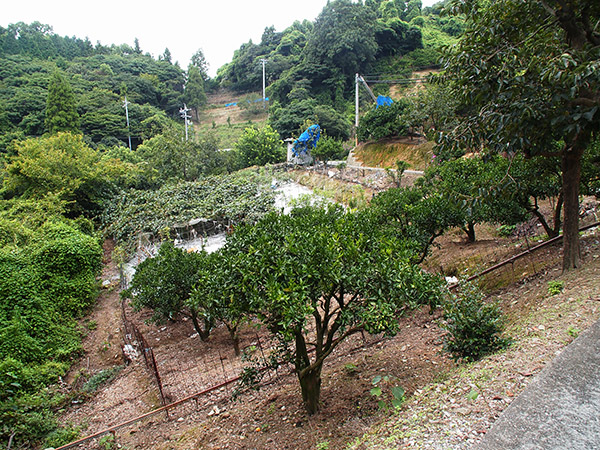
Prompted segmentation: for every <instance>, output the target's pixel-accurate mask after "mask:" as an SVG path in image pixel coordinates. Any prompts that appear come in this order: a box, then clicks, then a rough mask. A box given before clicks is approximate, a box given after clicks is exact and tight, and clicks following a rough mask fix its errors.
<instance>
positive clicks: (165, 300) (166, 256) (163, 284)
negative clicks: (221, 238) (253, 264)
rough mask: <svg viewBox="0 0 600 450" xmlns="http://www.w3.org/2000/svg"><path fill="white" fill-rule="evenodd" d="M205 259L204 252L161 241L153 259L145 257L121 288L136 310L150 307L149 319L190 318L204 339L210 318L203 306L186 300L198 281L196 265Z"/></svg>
mask: <svg viewBox="0 0 600 450" xmlns="http://www.w3.org/2000/svg"><path fill="white" fill-rule="evenodd" d="M204 258H207V255H206V253H204V252H199V253H197V252H187V251H185V250H183V249H180V248H175V247H174V246H173V243H171V242H164V243H163V244H162V245H161V246H160V249H159V251H158V255H156V256H155V257H154V258H148V259H146V260H144V261H143V262H142V263H141V264H140V265H139V266H138V267H137V269H136V272H135V274H134V276H133V279H132V280H131V286H130V287H129V288H128V289H126V290H125V291H123V293H122V295H123V297H125V298H131V299H132V305H133V307H134V308H135V309H137V310H140V309H142V308H150V309H151V310H152V311H153V315H152V321H154V322H155V323H164V322H165V321H167V320H171V321H175V320H177V318H178V316H185V317H189V318H190V319H191V320H192V323H193V324H194V329H195V330H196V332H197V333H198V335H199V336H200V339H202V340H203V341H205V340H207V339H208V337H209V336H210V330H211V329H212V327H213V320H212V317H211V316H210V314H208V313H206V312H205V310H204V309H198V308H196V306H194V305H190V304H189V302H188V299H189V298H190V295H191V293H192V288H193V287H194V285H195V284H196V282H197V281H198V267H199V266H200V265H201V264H202V260H203V259H204Z"/></svg>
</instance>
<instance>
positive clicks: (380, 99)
mask: <svg viewBox="0 0 600 450" xmlns="http://www.w3.org/2000/svg"><path fill="white" fill-rule="evenodd" d="M392 103H394V100H392V99H391V98H390V97H386V96H385V95H378V96H377V108H379V107H380V106H389V105H391V104H392Z"/></svg>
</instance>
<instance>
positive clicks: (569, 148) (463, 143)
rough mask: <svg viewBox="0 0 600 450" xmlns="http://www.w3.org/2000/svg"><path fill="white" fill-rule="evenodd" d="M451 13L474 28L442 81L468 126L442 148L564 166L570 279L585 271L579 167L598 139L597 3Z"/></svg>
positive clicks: (576, 0) (510, 2)
mask: <svg viewBox="0 0 600 450" xmlns="http://www.w3.org/2000/svg"><path fill="white" fill-rule="evenodd" d="M452 9H453V10H454V11H455V12H456V13H459V14H464V15H465V16H466V26H467V28H466V31H465V33H464V35H463V36H462V37H461V39H460V41H459V43H458V44H457V46H456V47H455V48H453V49H451V50H449V52H448V54H447V55H446V63H445V69H446V70H445V74H446V78H447V80H448V82H450V83H451V86H452V88H453V94H454V95H455V97H456V99H457V100H458V102H459V106H460V111H461V112H462V116H463V117H461V121H460V125H459V126H458V127H456V128H455V129H454V130H453V131H452V132H451V133H449V134H447V135H444V136H443V138H442V139H441V143H442V144H443V145H444V146H446V147H450V148H453V147H461V148H469V149H474V148H476V149H479V148H482V147H483V148H485V147H487V148H489V149H490V150H493V151H497V152H507V151H508V152H511V153H515V152H523V153H524V154H526V155H528V156H529V155H546V156H547V155H554V156H559V157H560V158H561V168H562V191H563V197H564V198H563V200H564V210H565V221H564V251H563V269H565V270H568V269H571V268H575V267H578V266H579V261H580V248H579V225H578V220H579V186H580V177H581V167H582V158H583V155H584V153H585V152H586V151H587V150H588V148H589V147H590V144H591V143H592V142H593V140H594V138H595V137H596V135H597V133H598V131H599V130H600V125H599V124H600V121H599V120H598V114H600V112H599V110H600V71H599V70H598V65H599V64H600V33H599V32H598V29H597V26H596V24H597V23H598V20H600V3H598V2H587V1H580V0H568V1H555V0H552V1H539V0H536V1H528V2H521V1H517V0H502V1H495V2H483V1H477V0H469V1H454V2H452ZM556 145H559V150H558V151H556Z"/></svg>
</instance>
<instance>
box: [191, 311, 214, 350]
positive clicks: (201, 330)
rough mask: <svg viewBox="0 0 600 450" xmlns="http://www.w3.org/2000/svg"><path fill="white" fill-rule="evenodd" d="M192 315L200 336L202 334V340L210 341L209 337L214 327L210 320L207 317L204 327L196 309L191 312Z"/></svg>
mask: <svg viewBox="0 0 600 450" xmlns="http://www.w3.org/2000/svg"><path fill="white" fill-rule="evenodd" d="M190 317H191V318H192V323H193V324H194V329H195V330H196V332H197V333H198V336H200V339H201V340H202V342H206V341H208V337H209V336H210V329H211V328H212V326H211V323H210V321H208V320H206V319H205V320H204V328H202V326H200V321H199V320H198V315H197V314H196V312H195V311H192V312H191V314H190Z"/></svg>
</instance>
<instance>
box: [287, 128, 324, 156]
mask: <svg viewBox="0 0 600 450" xmlns="http://www.w3.org/2000/svg"><path fill="white" fill-rule="evenodd" d="M320 137H321V127H320V126H319V125H311V126H310V127H308V128H307V129H306V130H304V133H302V134H301V135H300V137H299V138H298V139H296V140H295V141H294V146H293V152H294V155H295V156H298V155H300V154H301V153H306V152H307V151H308V150H309V149H311V148H315V147H316V146H317V142H319V138H320Z"/></svg>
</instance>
